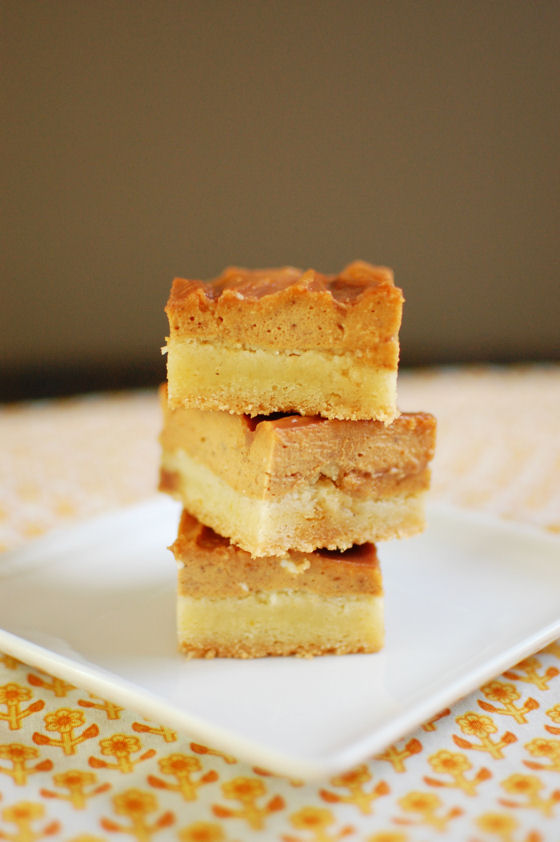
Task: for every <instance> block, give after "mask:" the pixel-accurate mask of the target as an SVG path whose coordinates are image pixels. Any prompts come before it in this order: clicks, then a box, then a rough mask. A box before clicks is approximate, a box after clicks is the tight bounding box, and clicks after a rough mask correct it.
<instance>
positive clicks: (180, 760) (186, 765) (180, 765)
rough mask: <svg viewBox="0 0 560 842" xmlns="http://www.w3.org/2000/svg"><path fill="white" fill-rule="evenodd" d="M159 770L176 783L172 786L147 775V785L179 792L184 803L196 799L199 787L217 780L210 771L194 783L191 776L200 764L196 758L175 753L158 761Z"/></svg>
mask: <svg viewBox="0 0 560 842" xmlns="http://www.w3.org/2000/svg"><path fill="white" fill-rule="evenodd" d="M159 768H160V770H161V772H162V773H163V774H164V775H172V776H173V777H174V778H175V779H176V780H177V783H176V784H172V783H169V782H168V781H164V780H162V779H161V778H158V777H156V776H155V775H149V776H148V783H149V784H150V786H153V787H155V788H156V789H167V790H170V791H174V792H180V793H181V795H182V796H183V799H184V800H185V801H194V800H195V799H196V798H197V797H198V795H197V792H198V788H199V787H200V786H203V785H204V784H209V783H213V782H214V781H217V780H218V774H217V772H215V771H214V770H212V769H211V770H210V771H208V772H206V774H204V775H201V777H200V778H199V779H198V781H195V780H194V779H193V776H194V774H195V773H196V772H199V771H200V770H201V769H202V763H201V762H200V760H199V759H198V757H192V755H187V754H179V753H175V754H170V755H169V756H168V757H162V758H161V760H160V761H159Z"/></svg>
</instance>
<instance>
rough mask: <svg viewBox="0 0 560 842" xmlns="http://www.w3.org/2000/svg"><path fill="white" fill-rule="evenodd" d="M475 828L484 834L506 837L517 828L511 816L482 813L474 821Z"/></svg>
mask: <svg viewBox="0 0 560 842" xmlns="http://www.w3.org/2000/svg"><path fill="white" fill-rule="evenodd" d="M476 824H477V826H478V827H479V828H480V830H483V831H484V832H485V833H496V834H501V835H502V836H504V837H505V836H506V834H511V833H512V832H513V831H514V830H515V828H516V827H517V822H516V821H515V819H514V818H513V816H510V815H508V814H507V813H484V814H483V815H482V816H479V817H478V818H477V820H476Z"/></svg>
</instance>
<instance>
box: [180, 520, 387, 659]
mask: <svg viewBox="0 0 560 842" xmlns="http://www.w3.org/2000/svg"><path fill="white" fill-rule="evenodd" d="M171 550H172V551H173V554H174V555H175V558H176V560H177V563H178V593H177V626H178V637H179V646H180V649H181V650H182V651H183V652H184V653H185V654H187V655H190V656H191V657H207V658H209V657H234V658H258V657H263V656H266V655H302V656H313V655H326V654H331V653H332V654H346V653H351V652H375V651H377V650H378V649H380V648H381V646H382V645H383V592H382V583H381V572H380V569H379V562H378V559H377V554H376V549H375V546H374V545H373V544H365V545H363V546H356V547H352V548H351V549H348V550H346V551H345V552H332V551H329V550H316V551H315V552H313V553H307V554H305V553H297V552H290V553H286V554H285V555H284V556H282V557H280V558H278V557H272V558H270V557H268V558H262V559H254V558H252V557H251V556H250V555H249V554H248V553H246V552H244V551H243V550H241V549H239V548H238V547H235V546H234V545H233V544H231V543H230V542H229V541H228V540H227V539H226V538H223V537H221V536H220V535H217V534H216V533H215V532H213V531H212V530H211V529H209V528H208V527H205V526H202V524H200V523H199V522H198V521H197V520H196V519H195V518H193V517H192V516H191V515H189V514H188V513H187V512H185V511H184V512H183V514H182V517H181V523H180V526H179V534H178V537H177V540H176V541H175V543H174V544H173V545H172V547H171Z"/></svg>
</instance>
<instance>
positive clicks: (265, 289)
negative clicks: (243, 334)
mask: <svg viewBox="0 0 560 842" xmlns="http://www.w3.org/2000/svg"><path fill="white" fill-rule="evenodd" d="M378 286H393V273H392V271H391V270H390V269H387V268H386V267H384V266H372V265H371V264H369V263H365V262H364V261H355V262H354V263H350V264H349V265H348V266H346V267H345V268H344V269H343V270H342V272H340V274H338V275H323V274H321V273H320V272H316V271H315V270H314V269H308V270H307V271H305V272H303V271H302V270H301V269H296V268H295V267H293V266H284V267H282V268H279V269H243V268H239V267H236V266H229V267H228V268H227V269H225V270H224V271H223V272H222V274H221V275H220V276H219V277H218V278H215V279H214V280H211V281H206V282H204V283H203V282H202V281H188V280H184V279H177V280H176V282H175V288H174V293H175V295H177V296H178V297H184V296H187V295H190V294H191V293H193V292H195V290H200V291H202V292H203V293H204V295H205V296H206V298H208V299H211V300H216V299H218V298H221V297H222V296H228V297H234V298H239V299H242V298H249V299H259V298H264V297H265V296H267V295H274V293H277V292H281V291H282V290H285V289H287V288H288V287H294V288H299V289H306V290H309V291H311V292H327V293H330V294H331V295H332V297H333V298H334V299H335V300H336V301H339V302H341V303H350V302H352V301H353V300H354V299H356V298H358V296H359V295H361V293H362V292H364V290H366V289H368V288H371V287H378Z"/></svg>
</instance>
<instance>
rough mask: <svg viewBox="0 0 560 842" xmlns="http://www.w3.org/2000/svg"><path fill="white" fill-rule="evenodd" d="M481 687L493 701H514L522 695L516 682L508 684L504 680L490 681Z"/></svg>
mask: <svg viewBox="0 0 560 842" xmlns="http://www.w3.org/2000/svg"><path fill="white" fill-rule="evenodd" d="M480 689H481V691H482V693H483V694H484V695H485V696H486V698H487V699H490V701H492V702H513V701H515V700H516V699H519V697H520V696H521V693H520V692H519V691H518V690H517V688H516V687H515V685H514V684H506V683H504V682H503V681H490V682H489V683H488V684H485V685H484V686H483V687H481V688H480Z"/></svg>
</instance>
